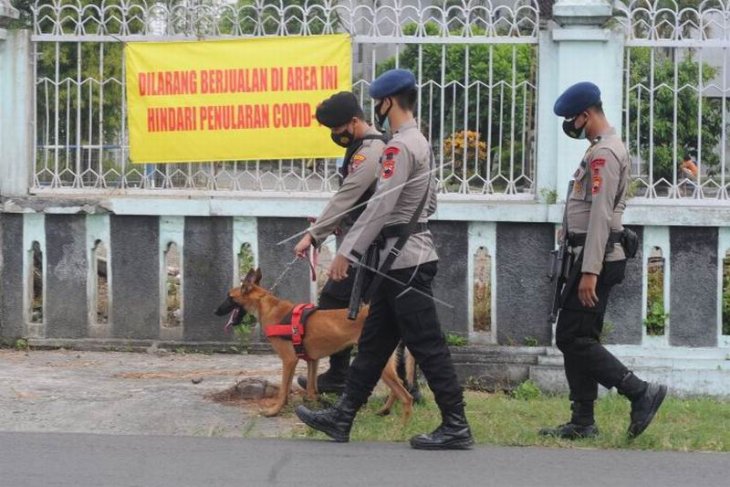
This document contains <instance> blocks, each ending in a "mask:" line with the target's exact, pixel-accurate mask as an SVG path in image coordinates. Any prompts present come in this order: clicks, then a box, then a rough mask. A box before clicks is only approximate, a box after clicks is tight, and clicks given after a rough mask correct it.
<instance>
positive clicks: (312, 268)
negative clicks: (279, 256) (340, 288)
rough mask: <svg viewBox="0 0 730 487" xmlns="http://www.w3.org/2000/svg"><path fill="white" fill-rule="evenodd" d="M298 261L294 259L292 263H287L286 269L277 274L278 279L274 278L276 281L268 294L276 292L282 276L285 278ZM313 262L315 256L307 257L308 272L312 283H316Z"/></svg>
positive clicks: (296, 258) (297, 258)
mask: <svg viewBox="0 0 730 487" xmlns="http://www.w3.org/2000/svg"><path fill="white" fill-rule="evenodd" d="M299 260H301V259H300V258H299V257H294V259H292V261H291V262H289V263H288V264H287V265H286V267H284V270H283V271H281V274H279V277H277V278H276V280H275V281H274V284H272V286H271V287H270V288H269V292H271V293H273V292H274V291H275V290H276V287H277V286H278V285H279V284H281V281H282V280H283V279H284V276H286V274H287V272H289V270H290V269H291V268H292V267H294V264H296V263H297V262H298V261H299ZM313 261H314V262H317V257H316V254H315V255H313V256H311V257H309V258H307V264H309V270H310V271H311V273H312V281H316V280H317V272H316V270H315V267H314V263H313Z"/></svg>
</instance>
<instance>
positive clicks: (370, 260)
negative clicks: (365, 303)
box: [347, 244, 379, 320]
mask: <svg viewBox="0 0 730 487" xmlns="http://www.w3.org/2000/svg"><path fill="white" fill-rule="evenodd" d="M378 253H379V249H378V246H377V245H376V244H372V245H370V247H368V250H367V252H365V254H364V255H363V256H362V257H360V263H359V264H358V265H357V269H356V270H355V281H354V282H353V284H352V292H351V293H350V304H349V305H348V307H347V319H348V320H355V319H356V318H357V314H358V313H359V312H360V303H361V302H362V297H363V296H364V295H365V291H366V290H367V287H368V286H367V285H366V284H365V282H366V278H367V273H368V272H369V271H368V268H369V269H373V268H375V267H377V260H378ZM363 264H364V265H363Z"/></svg>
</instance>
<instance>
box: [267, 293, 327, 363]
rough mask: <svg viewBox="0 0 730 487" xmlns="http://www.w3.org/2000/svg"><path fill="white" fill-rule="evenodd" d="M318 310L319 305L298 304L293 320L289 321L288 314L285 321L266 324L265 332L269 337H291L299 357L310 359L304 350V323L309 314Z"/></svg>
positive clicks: (292, 312) (293, 312) (293, 313)
mask: <svg viewBox="0 0 730 487" xmlns="http://www.w3.org/2000/svg"><path fill="white" fill-rule="evenodd" d="M316 310H317V307H316V306H315V305H313V304H297V305H296V306H294V309H293V310H292V311H291V313H290V315H291V320H289V321H290V322H289V323H287V322H286V321H287V317H288V316H289V315H287V316H285V317H284V319H283V320H282V321H284V323H276V324H273V325H266V326H265V327H264V333H265V334H266V336H267V337H287V338H291V342H292V345H294V350H295V351H296V352H297V357H299V358H302V359H304V360H309V357H307V352H305V351H304V344H303V339H304V324H305V323H306V322H307V319H308V318H309V316H310V315H311V314H312V313H314V312H315V311H316Z"/></svg>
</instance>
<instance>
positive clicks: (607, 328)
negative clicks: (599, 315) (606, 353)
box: [601, 321, 616, 342]
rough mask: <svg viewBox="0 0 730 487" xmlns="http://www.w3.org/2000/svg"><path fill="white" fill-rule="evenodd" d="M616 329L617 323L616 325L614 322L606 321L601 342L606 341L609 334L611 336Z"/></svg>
mask: <svg viewBox="0 0 730 487" xmlns="http://www.w3.org/2000/svg"><path fill="white" fill-rule="evenodd" d="M615 329H616V325H614V324H613V322H611V321H604V322H603V329H602V330H601V342H603V341H605V340H606V339H607V338H608V337H609V336H611V333H613V330H615Z"/></svg>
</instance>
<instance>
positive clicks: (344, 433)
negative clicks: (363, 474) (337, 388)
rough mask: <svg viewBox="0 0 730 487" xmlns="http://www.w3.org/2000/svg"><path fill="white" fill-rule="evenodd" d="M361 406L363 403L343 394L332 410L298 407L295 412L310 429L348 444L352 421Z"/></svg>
mask: <svg viewBox="0 0 730 487" xmlns="http://www.w3.org/2000/svg"><path fill="white" fill-rule="evenodd" d="M360 406H362V404H361V403H358V402H355V401H353V400H352V399H351V398H350V397H349V396H348V395H347V394H343V395H342V396H340V398H339V399H338V400H337V403H335V405H334V406H332V407H330V408H327V409H322V410H320V411H312V410H311V409H309V408H307V407H306V406H297V408H296V409H295V410H294V412H295V413H296V415H297V417H299V419H301V420H302V422H303V423H304V424H306V425H307V426H309V427H310V428H313V429H316V430H317V431H321V432H322V433H324V434H326V435H327V436H329V437H330V438H332V439H333V440H335V441H337V442H340V443H347V442H348V441H350V429H351V428H352V421H353V420H354V419H355V415H356V414H357V411H358V409H360Z"/></svg>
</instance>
